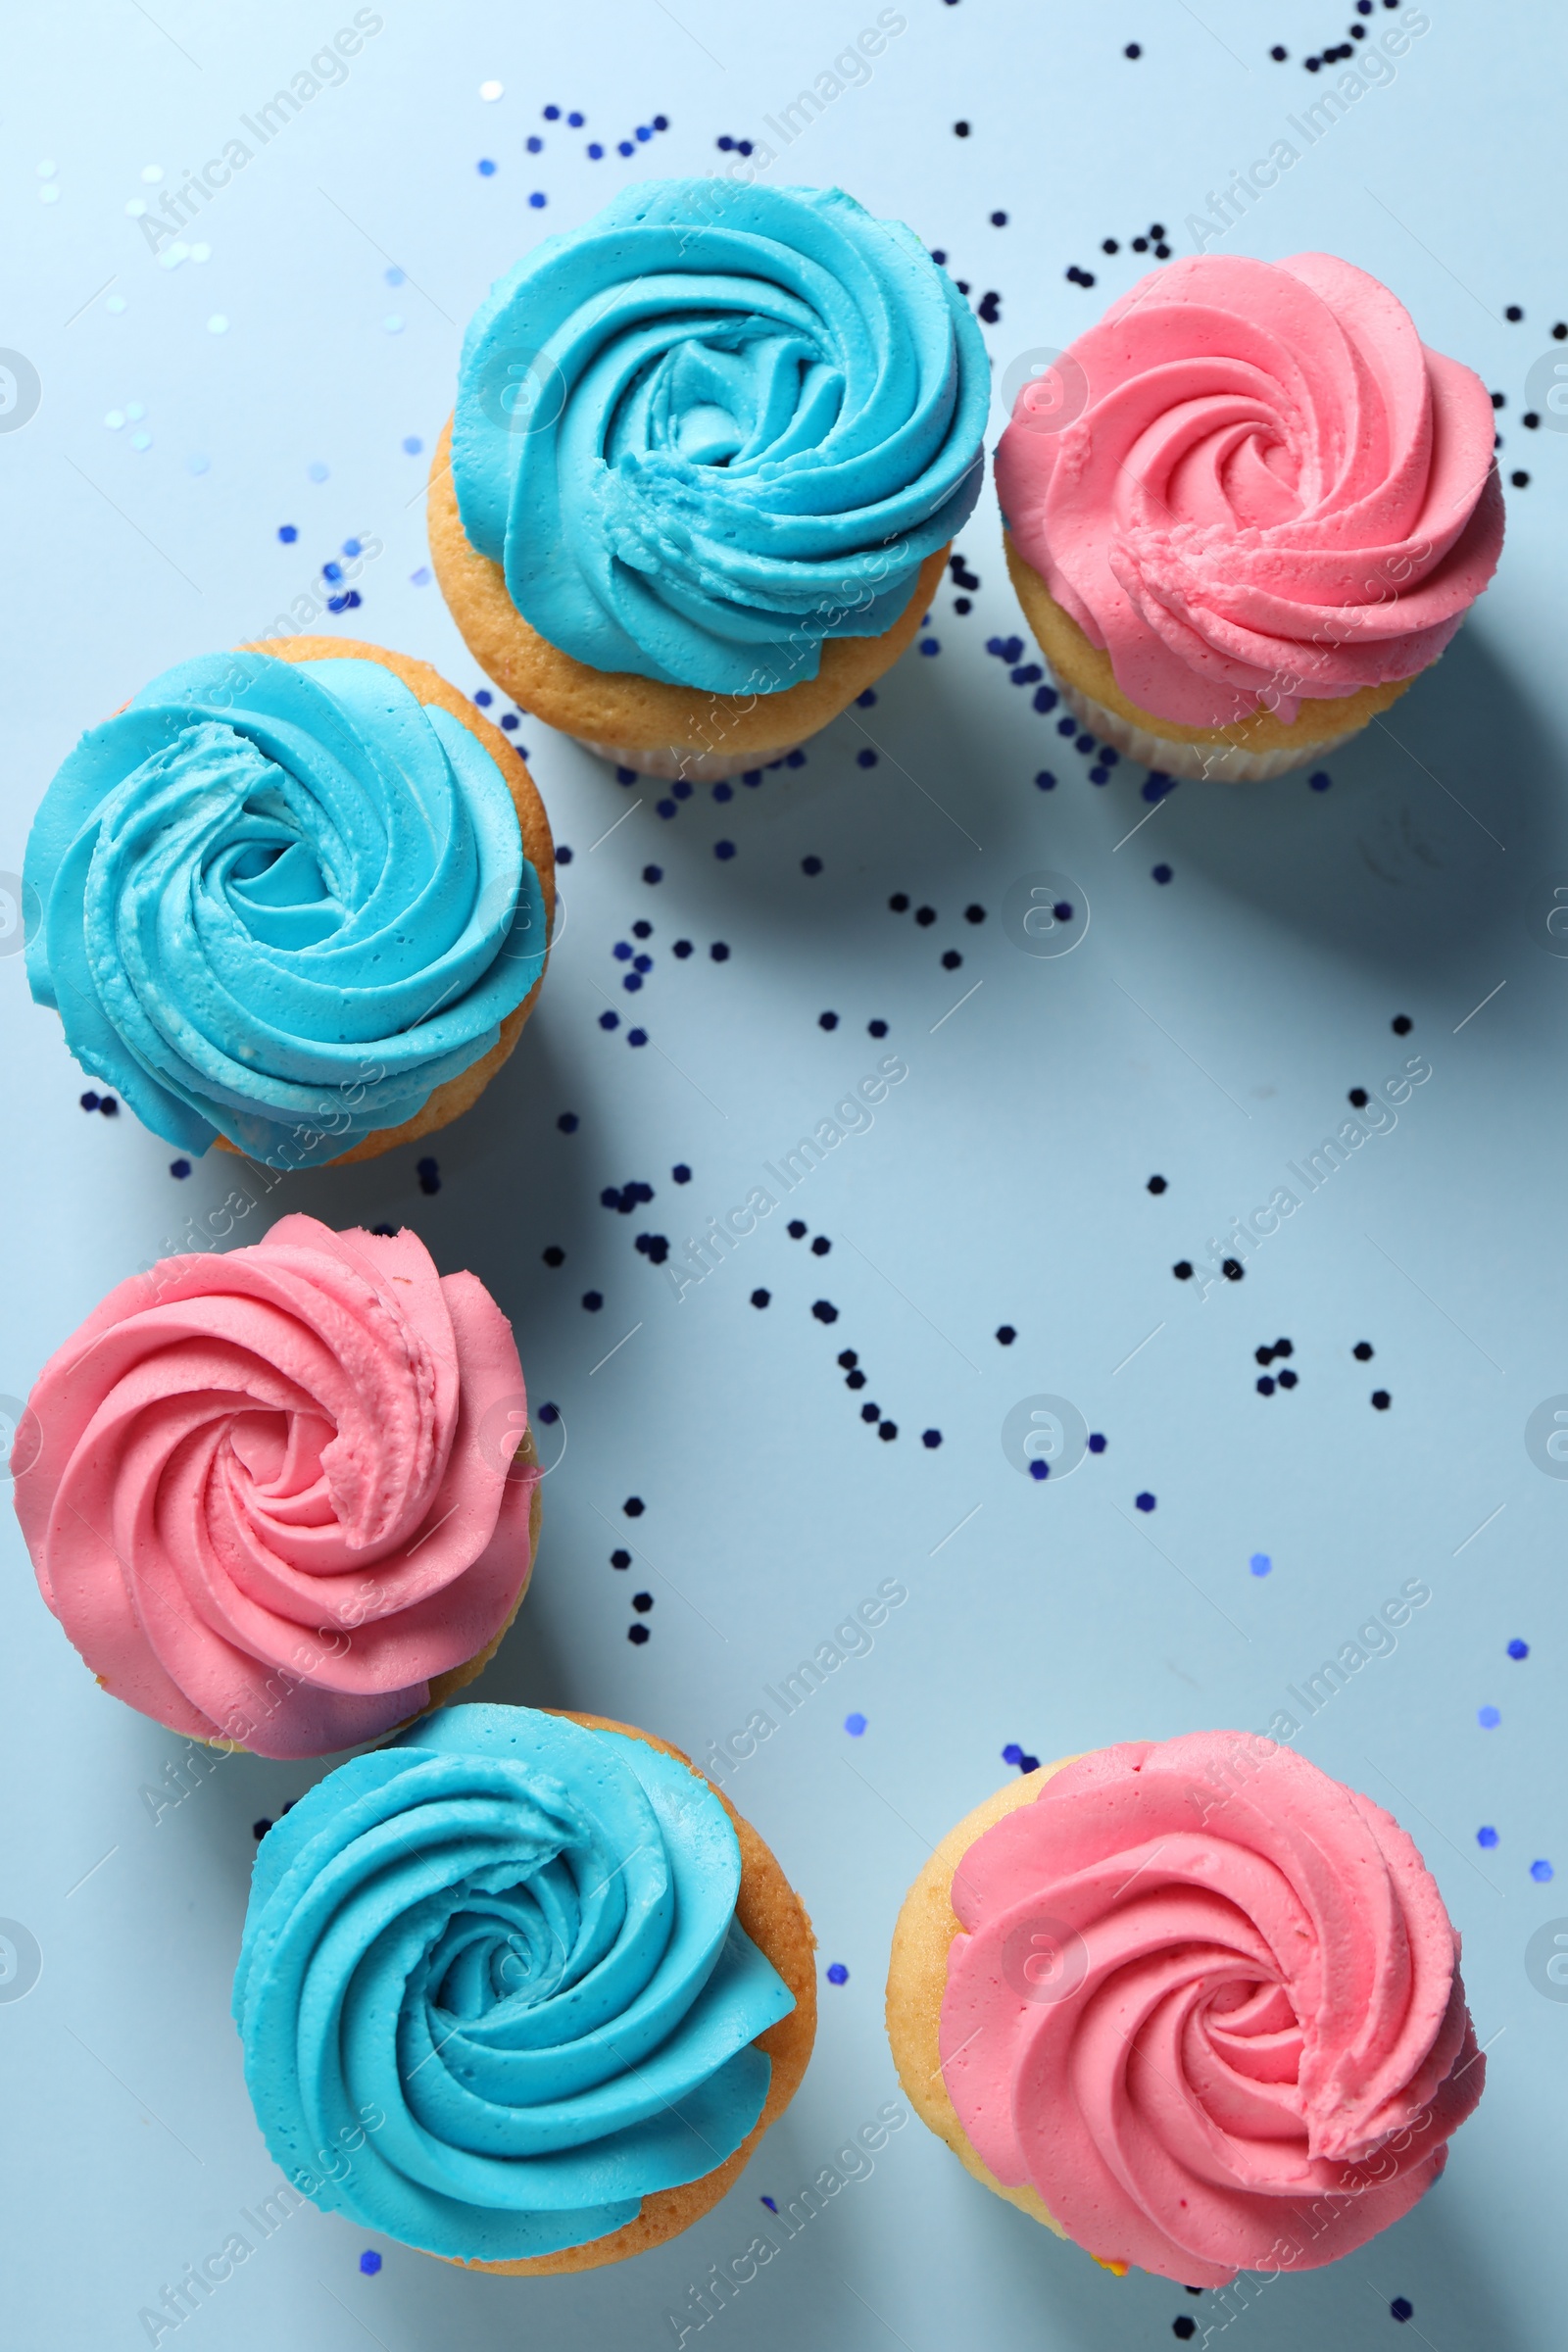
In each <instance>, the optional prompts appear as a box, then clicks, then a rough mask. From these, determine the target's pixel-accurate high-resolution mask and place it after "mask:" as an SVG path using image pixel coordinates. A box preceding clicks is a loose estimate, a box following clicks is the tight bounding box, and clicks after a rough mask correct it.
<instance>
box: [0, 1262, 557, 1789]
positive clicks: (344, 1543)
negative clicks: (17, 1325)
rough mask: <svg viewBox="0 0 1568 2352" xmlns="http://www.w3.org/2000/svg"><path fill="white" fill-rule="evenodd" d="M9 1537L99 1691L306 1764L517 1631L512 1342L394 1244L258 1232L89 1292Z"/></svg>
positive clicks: (524, 1472)
mask: <svg viewBox="0 0 1568 2352" xmlns="http://www.w3.org/2000/svg"><path fill="white" fill-rule="evenodd" d="M30 1405H31V1410H32V1412H33V1414H34V1416H35V1418H36V1423H37V1427H38V1430H39V1432H40V1445H39V1450H38V1453H37V1457H36V1459H35V1460H34V1461H33V1462H32V1463H31V1465H30V1466H29V1467H28V1468H27V1469H26V1470H25V1471H23V1472H21V1473H20V1474H19V1475H18V1477H17V1480H16V1502H17V1515H18V1517H19V1519H20V1520H21V1522H22V1529H23V1534H24V1536H25V1538H26V1543H27V1548H28V1550H29V1552H30V1553H31V1555H32V1562H33V1567H34V1569H35V1570H36V1572H37V1577H38V1584H39V1588H40V1590H41V1591H42V1593H43V1596H44V1599H45V1600H46V1601H47V1602H48V1604H49V1606H50V1608H51V1609H52V1610H53V1611H54V1613H55V1615H56V1616H57V1617H58V1618H59V1619H60V1621H61V1624H62V1625H63V1626H64V1627H65V1630H66V1632H67V1633H68V1634H69V1636H70V1637H71V1640H72V1641H73V1642H74V1644H75V1646H76V1648H77V1649H78V1650H79V1651H80V1652H81V1655H82V1657H83V1658H84V1659H85V1661H86V1663H87V1664H88V1665H89V1666H90V1667H91V1668H92V1670H93V1672H94V1673H95V1674H96V1675H97V1677H98V1679H99V1681H100V1682H101V1683H102V1684H103V1685H104V1687H105V1689H106V1690H108V1691H111V1692H112V1693H113V1695H114V1696H115V1697H117V1698H122V1699H123V1700H125V1702H126V1703H127V1704H128V1705H130V1706H133V1707H137V1708H139V1709H140V1710H141V1711H142V1713H143V1714H147V1715H151V1716H153V1717H154V1718H155V1719H156V1720H157V1721H158V1722H160V1723H165V1724H168V1725H169V1727H170V1729H171V1730H172V1731H176V1732H183V1733H185V1734H187V1735H188V1736H189V1737H190V1738H192V1739H195V1740H219V1739H229V1740H238V1741H239V1743H240V1744H241V1745H242V1746H244V1747H247V1748H250V1749H252V1750H253V1751H254V1752H255V1753H257V1754H258V1755H264V1756H315V1755H322V1754H326V1753H329V1752H330V1751H331V1750H332V1749H333V1748H340V1747H350V1746H353V1745H355V1744H356V1743H357V1742H358V1741H360V1740H373V1739H377V1738H379V1737H380V1736H381V1735H382V1734H383V1733H385V1732H388V1731H390V1730H391V1729H392V1728H393V1726H394V1725H396V1724H399V1723H402V1722H405V1721H406V1720H407V1719H408V1717H409V1716H411V1715H415V1714H417V1713H418V1711H419V1710H420V1709H421V1708H422V1707H425V1706H427V1705H429V1703H430V1679H431V1677H432V1676H435V1675H438V1674H442V1673H446V1672H448V1671H450V1670H451V1669H452V1668H454V1667H457V1666H462V1665H466V1663H467V1662H468V1660H469V1659H471V1658H474V1657H477V1656H478V1654H479V1652H480V1651H481V1650H483V1649H484V1648H485V1647H486V1645H487V1644H488V1643H489V1642H493V1641H494V1640H495V1638H496V1636H497V1635H499V1634H500V1632H501V1631H502V1629H503V1628H504V1626H505V1625H506V1624H507V1622H508V1620H509V1619H510V1617H511V1616H512V1613H513V1611H514V1609H515V1607H516V1604H517V1600H518V1597H519V1595H520V1593H521V1592H522V1588H523V1586H524V1584H525V1583H526V1581H527V1577H528V1571H529V1566H530V1560H531V1543H530V1537H529V1524H528V1522H529V1507H530V1504H531V1501H532V1495H533V1490H534V1487H535V1485H536V1484H537V1482H538V1472H537V1471H536V1470H533V1469H531V1468H527V1467H525V1466H524V1465H522V1464H520V1463H518V1462H516V1460H515V1452H516V1448H517V1446H518V1445H519V1444H520V1442H521V1439H522V1437H523V1435H524V1432H525V1430H526V1428H527V1399H526V1396H525V1393H524V1390H523V1383H522V1367H521V1365H520V1364H519V1362H518V1360H517V1349H516V1346H515V1342H514V1340H513V1337H512V1326H511V1324H510V1323H509V1322H508V1321H507V1319H506V1317H505V1315H503V1314H502V1312H501V1309H500V1308H499V1307H498V1306H497V1305H496V1303H495V1300H494V1299H492V1298H491V1297H490V1294H489V1293H488V1291H486V1290H485V1289H484V1287H483V1285H482V1284H481V1283H480V1282H479V1281H478V1280H477V1279H476V1278H475V1277H474V1276H473V1275H472V1274H449V1275H446V1276H445V1277H442V1276H440V1275H438V1274H437V1272H436V1269H435V1266H434V1264H433V1262H432V1260H431V1258H430V1255H429V1252H428V1251H427V1250H425V1248H424V1245H423V1243H422V1242H420V1241H419V1240H418V1239H417V1236H416V1235H414V1234H412V1233H408V1232H404V1233H400V1234H397V1235H393V1236H387V1235H382V1234H372V1233H361V1232H349V1233H333V1232H331V1231H330V1230H329V1229H328V1227H326V1226H324V1225H319V1224H318V1223H317V1221H316V1219H315V1218H314V1217H305V1216H292V1217H283V1218H280V1219H279V1221H278V1223H277V1224H276V1225H274V1226H273V1227H272V1229H271V1231H270V1233H269V1234H268V1236H267V1237H266V1239H265V1240H264V1241H261V1242H258V1243H256V1244H255V1245H254V1246H253V1247H252V1248H250V1249H245V1250H231V1251H229V1252H228V1253H227V1254H226V1255H221V1256H220V1255H217V1254H209V1255H203V1254H193V1255H190V1256H185V1257H170V1258H165V1259H164V1260H163V1261H162V1262H161V1263H160V1264H158V1265H156V1266H154V1267H153V1269H152V1270H151V1272H150V1273H148V1274H145V1275H143V1274H135V1275H132V1276H131V1277H130V1279H129V1281H127V1282H123V1283H121V1284H120V1285H119V1286H118V1288H117V1289H115V1290H113V1291H111V1292H110V1294H109V1296H108V1298H107V1299H105V1300H104V1301H103V1303H102V1305H100V1306H99V1307H97V1308H96V1309H95V1310H94V1312H93V1313H92V1314H90V1315H89V1316H88V1318H87V1320H86V1322H85V1323H84V1324H83V1325H82V1326H81V1329H80V1330H79V1331H78V1332H77V1333H76V1334H75V1336H74V1338H73V1339H71V1340H68V1341H67V1343H66V1345H65V1346H64V1347H63V1348H61V1349H60V1350H59V1352H58V1353H57V1354H56V1355H54V1356H53V1357H52V1358H51V1360H50V1361H49V1363H48V1364H46V1365H45V1367H44V1369H43V1371H42V1372H41V1373H40V1375H39V1377H38V1381H37V1384H36V1386H35V1387H34V1389H33V1392H32V1397H31V1399H30Z"/></svg>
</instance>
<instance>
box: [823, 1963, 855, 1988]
mask: <svg viewBox="0 0 1568 2352" xmlns="http://www.w3.org/2000/svg"><path fill="white" fill-rule="evenodd" d="M827 1981H828V1983H829V1984H830V1985H847V1984H848V1983H849V1981H850V1972H849V1970H848V1969H847V1968H846V1967H845V1965H844V1963H843V1961H842V1960H835V1961H834V1962H833V1964H832V1966H831V1967H830V1968H829V1970H828V1972H827Z"/></svg>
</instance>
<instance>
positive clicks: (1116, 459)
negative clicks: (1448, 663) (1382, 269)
mask: <svg viewBox="0 0 1568 2352" xmlns="http://www.w3.org/2000/svg"><path fill="white" fill-rule="evenodd" d="M1494 440H1495V426H1494V419H1493V410H1492V401H1491V397H1490V395H1489V394H1488V392H1487V390H1486V387H1485V385H1484V384H1483V383H1482V382H1481V379H1480V378H1479V376H1477V375H1475V374H1474V373H1473V372H1472V371H1471V370H1470V369H1469V368H1465V367H1461V366H1460V365H1459V363H1458V362H1457V361H1454V360H1449V359H1446V358H1444V357H1443V356H1442V355H1441V354H1440V353H1438V352H1434V351H1429V350H1428V349H1427V348H1426V347H1425V346H1424V345H1423V344H1422V342H1421V340H1420V338H1419V336H1418V335H1417V333H1416V330H1415V325H1414V322H1413V321H1412V320H1411V319H1410V317H1409V315H1408V313H1407V312H1406V311H1405V310H1404V308H1403V307H1402V305H1401V304H1400V303H1399V302H1398V301H1397V299H1396V297H1395V296H1394V295H1393V294H1392V293H1390V292H1389V290H1388V288H1387V287H1385V286H1382V285H1380V284H1379V283H1378V281H1377V280H1376V278H1373V277H1369V276H1368V275H1367V274H1366V272H1365V271H1364V270H1357V269H1354V268H1353V267H1352V266H1351V265H1350V264H1349V263H1348V262H1343V261H1339V260H1336V259H1335V258H1334V257H1333V256H1332V255H1329V254H1311V253H1308V254H1297V255H1295V256H1294V257H1293V258H1292V259H1291V260H1289V261H1285V262H1281V263H1278V264H1273V263H1268V262H1258V261H1251V260H1249V259H1245V258H1243V257H1240V256H1235V255H1221V254H1208V255H1202V256H1198V257H1196V258H1193V259H1190V260H1183V261H1177V262H1172V263H1171V264H1170V265H1169V267H1168V268H1167V269H1164V270H1157V271H1154V272H1153V273H1152V274H1151V275H1150V276H1148V277H1146V278H1144V279H1143V280H1142V281H1141V282H1140V283H1139V284H1138V285H1136V286H1135V287H1133V289H1132V290H1131V292H1130V293H1128V294H1126V295H1124V296H1123V297H1122V299H1121V300H1120V301H1119V302H1116V303H1113V304H1112V305H1111V307H1110V309H1109V310H1108V311H1107V312H1106V313H1105V316H1104V318H1103V319H1102V320H1101V321H1100V323H1099V325H1098V326H1094V327H1091V328H1090V329H1089V331H1088V332H1087V334H1083V335H1080V336H1079V337H1078V338H1077V340H1076V341H1075V342H1074V343H1073V344H1072V345H1071V347H1070V349H1069V350H1068V351H1067V352H1066V353H1065V354H1063V355H1062V357H1061V358H1060V360H1059V361H1058V362H1057V363H1056V365H1055V366H1054V368H1052V369H1051V370H1050V372H1049V373H1048V375H1047V376H1046V377H1044V378H1042V379H1041V380H1040V381H1039V382H1038V383H1034V384H1027V385H1025V386H1024V388H1023V390H1022V391H1021V392H1020V394H1019V396H1018V401H1017V404H1016V406H1015V408H1014V411H1013V416H1012V420H1011V422H1010V423H1009V424H1008V426H1007V428H1006V430H1005V433H1004V434H1003V437H1002V441H1001V444H1000V445H999V447H998V451H997V487H998V491H999V494H1000V497H1001V500H1002V505H1003V509H1004V512H1005V515H1006V516H1007V519H1008V527H1009V529H1010V531H1011V533H1012V536H1013V539H1014V541H1015V543H1016V545H1017V547H1018V549H1019V552H1020V553H1021V554H1022V555H1023V556H1024V557H1025V559H1026V560H1027V561H1028V563H1029V564H1031V565H1032V566H1033V567H1034V569H1035V570H1036V571H1038V572H1039V573H1040V575H1041V577H1042V578H1043V579H1044V580H1045V582H1046V585H1047V587H1048V588H1049V589H1050V591H1051V593H1052V595H1053V596H1054V598H1055V600H1056V602H1057V603H1058V604H1059V605H1061V606H1062V607H1063V609H1064V610H1065V611H1066V612H1067V613H1069V615H1070V616H1071V618H1072V619H1073V620H1074V621H1076V622H1077V624H1078V626H1079V627H1080V628H1081V629H1082V630H1083V631H1084V633H1085V635H1086V636H1087V637H1088V638H1089V640H1090V642H1091V643H1092V644H1093V645H1096V646H1098V647H1100V648H1101V649H1102V650H1103V651H1104V652H1106V653H1108V654H1109V656H1110V661H1111V666H1112V668H1113V670H1114V672H1115V677H1116V683H1117V685H1118V686H1119V687H1120V688H1121V690H1122V692H1123V693H1124V694H1126V695H1127V696H1128V697H1129V698H1130V699H1131V700H1132V701H1133V702H1135V703H1136V704H1138V705H1139V706H1140V707H1141V708H1142V709H1143V710H1146V711H1151V712H1152V713H1153V714H1155V715H1156V716H1158V717H1162V718H1167V719H1173V720H1175V721H1177V722H1178V723H1179V724H1182V725H1187V726H1200V727H1203V726H1226V725H1231V724H1234V723H1236V722H1238V721H1240V720H1242V719H1244V718H1246V717H1248V716H1250V714H1251V713H1252V712H1253V711H1258V710H1265V711H1273V712H1275V713H1276V714H1277V715H1278V716H1279V717H1280V718H1281V719H1282V720H1284V721H1286V722H1287V723H1289V722H1290V721H1291V720H1293V719H1294V718H1295V717H1296V716H1297V713H1298V711H1299V706H1300V702H1301V700H1302V699H1303V698H1304V699H1307V700H1321V699H1329V700H1332V699H1338V698H1343V697H1346V696H1348V695H1351V694H1354V693H1356V692H1357V691H1358V690H1359V689H1360V688H1362V687H1364V686H1376V685H1384V684H1387V683H1389V682H1391V681H1394V680H1397V679H1402V678H1409V677H1413V676H1414V675H1415V674H1416V672H1417V671H1418V670H1421V669H1424V668H1425V667H1426V666H1427V665H1428V663H1429V662H1435V661H1436V660H1437V658H1438V656H1439V655H1440V654H1441V653H1442V652H1443V649H1444V647H1445V646H1446V644H1447V643H1448V641H1449V639H1450V638H1451V637H1452V636H1453V634H1454V631H1455V630H1456V629H1457V628H1458V626H1459V623H1460V620H1461V619H1462V618H1463V616H1464V613H1465V612H1466V611H1467V610H1468V608H1469V607H1470V605H1471V604H1472V603H1473V602H1474V600H1475V599H1476V597H1477V596H1479V595H1480V593H1481V591H1482V590H1483V589H1484V588H1485V587H1486V585H1487V582H1488V580H1489V579H1490V578H1491V577H1492V574H1493V571H1494V570H1495V566H1496V562H1497V556H1498V552H1499V550H1500V548H1501V545H1502V531H1503V505H1502V492H1501V487H1500V485H1499V482H1498V479H1497V470H1496V465H1495V458H1494V456H1493V445H1494Z"/></svg>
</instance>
